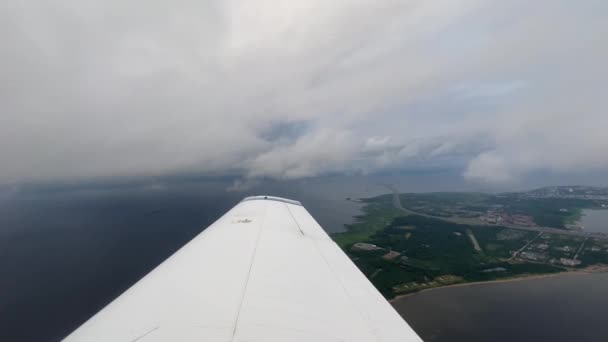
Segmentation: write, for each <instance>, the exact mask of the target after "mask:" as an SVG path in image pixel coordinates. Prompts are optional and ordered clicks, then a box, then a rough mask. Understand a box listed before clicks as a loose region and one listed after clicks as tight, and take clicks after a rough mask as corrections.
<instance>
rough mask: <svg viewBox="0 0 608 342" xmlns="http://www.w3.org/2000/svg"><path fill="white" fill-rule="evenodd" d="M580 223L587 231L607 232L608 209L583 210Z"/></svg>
mask: <svg viewBox="0 0 608 342" xmlns="http://www.w3.org/2000/svg"><path fill="white" fill-rule="evenodd" d="M582 224H583V227H585V231H587V232H599V233H606V234H608V209H596V210H593V209H585V210H583V217H582Z"/></svg>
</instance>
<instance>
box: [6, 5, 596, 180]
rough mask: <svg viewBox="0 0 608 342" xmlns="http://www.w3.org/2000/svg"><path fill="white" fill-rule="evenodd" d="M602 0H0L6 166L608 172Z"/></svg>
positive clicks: (64, 171) (65, 170)
mask: <svg viewBox="0 0 608 342" xmlns="http://www.w3.org/2000/svg"><path fill="white" fill-rule="evenodd" d="M606 18H608V2H606V1H605V0H597V1H594V0H582V1H572V0H535V1H529V0H509V1H504V0H495V1H475V0H470V1H469V0H462V1H456V0H445V1H440V0H434V1H428V0H382V1H377V0H375V1H367V0H365V1H364V0H333V1H327V0H307V1H293V0H285V1H281V0H229V1H226V0H208V1H205V0H196V1H195V0H171V1H157V0H146V1H143V0H142V1H125V0H121V1H115V0H105V1H101V0H93V1H91V0H78V1H72V0H53V1H48V0H29V1H22V0H5V1H3V2H2V5H0V41H1V42H2V44H1V45H0V76H1V77H0V163H1V167H0V184H15V183H17V184H18V183H21V182H32V181H56V180H66V179H90V178H98V177H121V176H139V175H163V174H172V173H179V172H200V173H201V174H218V173H219V174H222V173H225V172H230V173H231V174H234V173H236V174H238V175H240V177H241V178H242V179H243V181H244V182H247V181H249V180H255V179H257V178H260V177H271V178H279V179H283V178H290V179H291V178H300V177H310V176H316V175H321V174H326V173H333V172H346V173H357V172H372V171H376V170H382V169H389V168H390V169H394V168H406V169H407V168H417V167H427V168H429V167H431V168H432V167H438V168H439V167H446V166H449V167H459V168H461V169H462V177H464V178H465V179H466V180H467V181H470V182H480V183H503V184H504V183H509V182H514V181H517V180H519V179H521V178H525V177H527V176H528V175H529V174H531V173H534V172H539V171H550V172H553V173H558V174H560V173H563V174H564V175H567V174H569V173H572V172H586V171H589V172H596V173H597V172H603V171H608V113H607V110H606V109H607V108H608V106H607V105H608V87H607V86H606V80H607V79H608V66H607V65H606V64H607V61H608V20H607V19H606Z"/></svg>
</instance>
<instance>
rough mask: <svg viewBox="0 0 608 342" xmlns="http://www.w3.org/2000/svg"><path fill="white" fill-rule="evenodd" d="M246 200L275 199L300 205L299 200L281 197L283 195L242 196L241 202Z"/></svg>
mask: <svg viewBox="0 0 608 342" xmlns="http://www.w3.org/2000/svg"><path fill="white" fill-rule="evenodd" d="M246 201H277V202H284V203H288V204H293V205H299V206H302V203H300V202H299V201H296V200H292V199H289V198H283V197H277V196H266V195H261V196H249V197H245V198H243V200H242V201H241V202H246Z"/></svg>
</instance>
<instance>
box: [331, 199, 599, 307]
mask: <svg viewBox="0 0 608 342" xmlns="http://www.w3.org/2000/svg"><path fill="white" fill-rule="evenodd" d="M571 192H572V191H571ZM571 197H572V196H570V197H568V198H563V197H560V196H553V197H552V196H548V197H547V196H537V195H535V193H532V195H530V193H510V194H496V195H494V194H482V193H426V194H396V193H395V194H388V195H382V196H378V197H374V198H370V199H363V200H362V201H363V203H364V206H363V208H362V210H363V214H362V215H361V216H359V217H357V220H356V223H354V224H352V225H349V226H348V227H347V228H348V229H347V231H346V232H343V233H337V234H334V235H333V238H334V240H335V241H336V243H338V245H339V246H340V247H341V248H342V249H344V251H345V252H346V253H347V254H348V256H349V257H350V258H351V259H352V260H353V261H354V262H355V264H356V265H357V266H358V267H359V268H360V269H361V271H362V272H363V273H364V274H365V275H366V276H367V277H368V278H369V279H370V280H371V281H372V283H373V284H374V285H375V286H376V287H377V288H378V289H379V290H380V291H381V292H382V294H383V295H384V296H385V297H387V298H393V297H395V296H398V295H404V294H409V293H414V292H417V291H420V290H424V289H429V288H434V287H439V286H446V285H453V284H459V283H468V282H479V281H492V280H501V279H509V278H515V277H524V276H530V275H539V274H550V273H558V272H566V271H574V270H580V269H585V268H589V267H592V266H595V267H597V266H601V265H606V264H608V237H607V236H604V235H601V234H590V233H586V232H584V231H580V230H577V229H576V223H577V221H578V219H579V218H580V212H581V210H582V209H585V208H605V207H606V206H607V205H608V196H607V197H606V199H604V198H603V197H602V196H596V197H594V198H593V199H589V198H571ZM574 197H576V196H574ZM607 224H608V223H607Z"/></svg>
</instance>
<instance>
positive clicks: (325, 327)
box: [64, 196, 421, 342]
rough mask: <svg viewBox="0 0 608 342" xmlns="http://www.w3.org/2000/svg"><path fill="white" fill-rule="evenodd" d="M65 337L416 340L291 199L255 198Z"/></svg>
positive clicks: (226, 341)
mask: <svg viewBox="0 0 608 342" xmlns="http://www.w3.org/2000/svg"><path fill="white" fill-rule="evenodd" d="M64 341H66V342H76V341H87V342H93V341H95V342H96V341H103V342H108V341H112V342H135V341H138V342H158V341H179V342H191V341H197V342H201V341H205V342H245V341H259V342H274V341H280V342H286V341H302V342H303V341H306V342H308V341H315V342H321V341H327V342H330V341H331V342H334V341H347V342H351V341H378V342H384V341H399V342H408V341H421V339H420V338H419V337H418V336H417V335H416V333H415V332H414V331H413V330H412V329H411V328H410V327H409V326H408V324H407V323H406V322H405V321H404V320H403V319H402V318H401V317H400V316H399V314H397V312H396V311H395V310H394V309H393V308H392V307H391V306H390V305H389V304H388V302H387V301H386V300H385V299H384V298H383V297H382V295H381V294H380V293H379V292H378V291H377V290H376V289H375V288H374V286H373V285H372V284H371V283H370V282H369V281H368V280H367V278H366V277H365V276H364V275H363V274H362V273H361V272H360V271H359V270H358V269H357V267H356V266H355V265H354V264H353V263H352V262H351V261H350V259H349V258H348V257H347V256H346V255H345V254H344V253H343V252H342V250H341V249H340V248H339V247H338V246H337V245H336V244H335V243H334V242H333V241H332V240H331V239H330V238H329V236H328V235H327V233H325V231H324V230H323V229H322V228H321V227H320V226H319V224H318V223H317V222H316V221H315V220H314V219H313V218H312V216H310V214H309V213H308V212H307V211H306V209H304V207H303V206H302V205H301V204H300V203H299V202H297V201H292V200H288V199H283V198H278V197H271V196H255V197H248V198H245V199H244V200H243V201H242V202H240V203H239V204H238V205H237V206H236V207H234V208H233V209H232V210H230V211H229V212H228V213H226V214H225V215H224V216H222V217H221V218H220V219H219V220H217V221H216V222H215V223H214V224H212V225H211V226H209V228H207V229H205V230H204V231H203V232H202V233H201V234H200V235H198V236H197V237H195V238H194V239H193V240H192V241H190V242H189V243H188V244H186V245H185V246H184V247H182V248H181V249H180V250H179V251H177V252H176V253H175V254H174V255H173V256H171V257H170V258H169V259H167V260H166V261H165V262H163V263H162V264H161V265H160V266H158V267H157V268H156V269H154V270H153V271H152V272H150V273H149V274H148V275H146V276H145V277H144V278H142V279H141V280H140V281H139V282H137V283H136V284H135V285H133V286H132V287H131V288H130V289H129V290H127V291H126V292H125V293H123V294H122V295H121V296H119V297H118V298H117V299H116V300H114V301H113V302H112V303H110V304H109V305H108V306H107V307H105V308H104V309H103V310H101V311H100V312H99V313H97V314H96V315H95V316H93V317H92V318H91V319H90V320H88V321H87V322H85V323H84V324H83V325H82V326H80V327H79V328H78V329H77V330H75V331H74V332H73V333H72V334H70V335H69V336H68V337H66V338H65V339H64Z"/></svg>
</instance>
